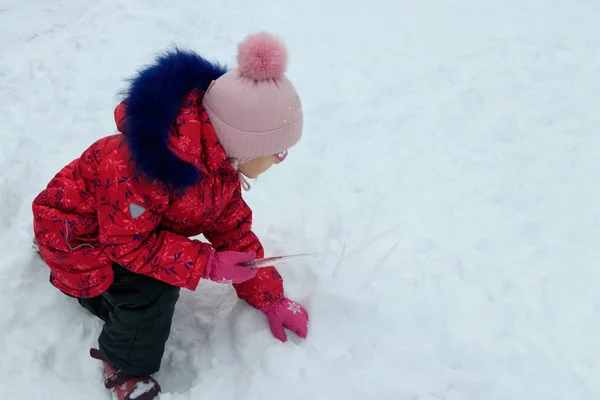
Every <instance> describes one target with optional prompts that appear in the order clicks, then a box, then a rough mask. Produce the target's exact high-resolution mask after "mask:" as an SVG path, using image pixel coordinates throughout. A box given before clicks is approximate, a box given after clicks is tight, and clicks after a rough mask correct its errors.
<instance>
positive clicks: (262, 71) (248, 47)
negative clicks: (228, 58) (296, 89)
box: [237, 33, 287, 81]
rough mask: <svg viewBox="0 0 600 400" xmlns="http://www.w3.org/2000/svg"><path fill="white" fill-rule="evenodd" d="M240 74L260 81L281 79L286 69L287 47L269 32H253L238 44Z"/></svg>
mask: <svg viewBox="0 0 600 400" xmlns="http://www.w3.org/2000/svg"><path fill="white" fill-rule="evenodd" d="M237 62H238V67H239V72H240V75H241V76H243V77H245V78H249V79H253V80H255V81H262V80H267V79H281V78H282V77H283V74H285V71H286V69H287V49H286V48H285V45H284V44H283V42H281V41H280V40H279V39H278V38H277V37H275V36H273V35H271V34H269V33H255V34H253V35H250V36H248V37H246V39H245V40H244V41H243V42H241V43H240V44H239V45H238V55H237Z"/></svg>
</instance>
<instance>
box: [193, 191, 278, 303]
mask: <svg viewBox="0 0 600 400" xmlns="http://www.w3.org/2000/svg"><path fill="white" fill-rule="evenodd" d="M204 236H205V237H206V238H207V239H208V240H209V241H210V242H211V243H212V244H213V246H214V248H215V249H216V250H217V251H224V250H230V251H252V252H255V253H256V256H257V257H258V258H263V257H264V249H263V247H262V244H261V243H260V241H259V240H258V237H257V236H256V235H255V234H254V232H252V210H251V209H250V207H248V205H247V204H246V202H245V201H244V200H243V198H242V196H241V192H240V191H236V193H235V195H234V198H233V200H232V201H231V202H230V203H229V204H228V205H227V207H226V208H225V209H224V210H223V213H222V214H221V215H220V216H219V219H218V220H217V222H216V223H215V224H214V225H213V227H212V228H211V229H210V230H209V231H207V232H204ZM233 287H234V288H235V290H236V293H237V295H238V297H239V298H241V299H242V300H245V301H246V302H247V303H248V304H250V305H251V306H252V307H255V308H258V309H261V308H263V307H266V306H268V305H269V304H271V303H272V302H273V301H274V300H277V299H279V298H282V297H283V293H284V291H283V279H282V277H281V275H279V272H278V271H277V269H275V267H263V268H261V269H260V270H259V271H258V273H257V274H256V276H255V277H254V278H252V279H250V280H248V281H246V282H244V283H241V284H235V285H233Z"/></svg>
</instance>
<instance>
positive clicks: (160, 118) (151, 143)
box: [117, 48, 227, 188]
mask: <svg viewBox="0 0 600 400" xmlns="http://www.w3.org/2000/svg"><path fill="white" fill-rule="evenodd" d="M226 72H227V68H226V67H225V66H224V65H220V64H218V63H216V62H210V61H208V60H206V59H204V58H202V57H201V56H199V55H198V54H196V53H194V52H192V51H186V50H181V49H177V48H176V49H174V50H171V51H168V52H166V53H165V54H163V55H160V56H159V57H157V59H156V60H155V62H154V63H153V64H152V65H150V66H147V67H145V68H143V69H142V70H140V71H139V72H138V73H137V74H136V76H135V77H133V78H132V79H131V80H130V86H129V88H128V89H127V90H126V91H125V92H124V96H125V100H124V103H126V105H127V111H126V114H127V115H126V118H125V119H123V120H121V121H117V124H119V125H121V128H120V129H119V130H120V131H121V132H125V135H124V138H125V141H126V143H127V145H128V146H129V149H130V152H131V155H132V159H133V162H134V163H135V165H136V168H137V169H138V170H140V171H141V172H143V173H144V174H145V175H146V176H147V177H148V178H150V179H158V180H159V181H161V182H163V183H166V184H169V185H172V186H174V187H177V188H185V187H187V186H190V185H193V184H195V183H197V182H198V181H199V180H200V172H199V171H198V169H197V168H196V166H194V165H193V164H191V163H189V162H186V161H184V160H182V159H181V158H180V157H178V156H177V155H176V154H175V153H174V152H173V151H172V150H171V149H170V148H169V145H168V143H169V135H170V132H171V130H172V129H173V125H174V123H175V122H176V119H177V114H178V112H179V111H180V109H181V108H182V106H183V104H184V101H185V98H186V96H187V95H188V94H189V93H190V92H192V91H195V90H197V91H199V92H200V93H201V94H202V95H203V94H204V92H206V90H207V89H208V87H209V85H210V83H211V82H212V81H213V80H216V79H217V78H219V77H220V76H221V75H223V74H224V73H226Z"/></svg>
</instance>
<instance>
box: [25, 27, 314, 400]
mask: <svg viewBox="0 0 600 400" xmlns="http://www.w3.org/2000/svg"><path fill="white" fill-rule="evenodd" d="M238 50H239V53H238V64H239V65H238V68H237V69H233V70H231V71H226V70H225V68H224V67H222V66H220V65H218V64H214V63H211V62H209V61H207V60H205V59H203V58H202V57H200V56H198V55H196V54H195V53H192V52H186V51H181V50H175V51H172V52H169V53H167V54H166V55H164V56H162V57H160V58H158V59H157V61H156V63H155V64H153V65H151V66H149V67H147V68H145V69H144V70H142V71H141V72H140V73H139V74H138V75H137V76H136V77H135V79H134V80H133V81H132V83H131V86H130V88H129V90H128V92H127V97H126V99H125V100H123V102H122V103H121V104H119V106H118V107H117V108H116V110H115V120H116V124H117V127H118V130H119V131H120V132H121V133H120V134H116V135H113V136H108V137H105V138H103V139H100V140H98V141H97V142H96V143H94V144H93V145H91V147H89V148H88V149H87V150H86V151H85V152H84V153H83V155H82V156H81V157H80V158H78V159H76V160H74V161H73V162H71V163H70V164H69V165H67V166H66V167H64V168H63V169H62V170H61V171H60V172H58V174H57V175H56V176H55V177H54V179H52V181H51V182H50V183H49V184H48V186H47V188H46V189H45V190H44V191H42V192H41V193H40V194H39V195H38V196H37V197H36V199H35V200H34V203H33V214H34V231H35V241H36V242H37V245H38V248H39V252H40V254H41V256H42V258H43V259H44V261H45V262H46V263H47V264H48V266H49V267H50V271H51V273H50V275H51V276H50V281H51V282H52V284H53V285H54V286H55V287H56V288H58V289H59V290H61V291H62V292H64V293H66V294H68V295H70V296H73V297H76V298H78V301H79V303H80V304H81V305H82V306H83V307H85V308H86V309H87V310H89V311H90V312H91V313H92V314H94V315H96V316H98V317H99V318H101V319H103V320H104V321H105V324H104V326H103V329H102V332H101V334H100V337H99V339H98V343H99V349H92V350H91V355H92V357H94V358H96V359H99V360H102V362H103V365H104V371H105V376H106V381H105V386H106V387H107V388H108V389H110V390H111V391H112V392H113V394H114V395H115V397H116V398H117V399H119V400H124V399H129V398H136V399H138V400H148V399H153V398H155V397H156V396H157V395H158V393H159V392H160V386H159V384H158V383H157V382H156V381H155V380H154V379H153V378H152V377H151V376H150V374H152V373H155V372H157V371H158V370H159V368H160V364H161V358H162V356H163V352H164V348H165V342H166V341H167V338H168V337H169V333H170V330H171V321H172V317H173V312H174V308H175V303H176V302H177V300H178V297H179V291H180V288H187V289H190V290H195V289H196V287H197V286H198V282H199V280H200V279H210V280H212V281H215V282H218V283H222V284H233V286H234V288H235V290H236V292H237V294H238V296H239V297H240V298H241V299H243V300H245V301H246V302H248V303H249V304H250V305H251V306H253V307H255V308H256V309H258V310H260V311H261V312H263V313H264V314H265V315H266V317H267V319H268V322H269V324H270V328H271V331H272V333H273V335H274V336H275V337H276V338H278V339H280V340H282V341H285V340H286V334H285V332H284V328H287V329H290V330H291V331H293V332H295V333H297V334H298V335H299V336H301V337H306V334H307V329H308V327H307V323H308V316H307V314H306V310H305V309H304V308H303V307H301V306H299V305H297V304H296V303H294V302H293V301H291V300H289V299H287V298H286V297H285V295H284V290H283V281H282V278H281V276H280V275H279V273H278V272H277V270H276V269H275V268H274V267H267V268H260V269H249V268H247V267H245V266H241V265H239V264H243V263H245V262H249V261H252V260H253V259H255V258H262V257H263V256H264V253H263V248H262V246H261V243H260V241H259V240H258V238H257V237H256V236H255V234H254V233H253V232H252V230H251V224H252V212H251V210H250V209H249V207H248V205H247V204H246V203H245V202H244V200H243V199H242V193H241V187H242V186H243V187H244V189H246V190H247V189H249V185H248V183H247V181H246V179H245V177H244V176H246V177H249V178H255V177H257V176H258V175H260V174H262V173H263V172H265V171H266V170H268V169H269V168H270V167H271V166H272V165H273V164H278V163H280V162H281V161H283V160H284V159H285V157H286V155H287V151H288V149H289V148H290V147H292V146H294V145H295V144H296V143H297V142H298V141H299V140H300V137H301V135H302V124H303V116H302V107H301V103H300V98H299V97H298V95H297V93H296V90H295V89H294V86H293V85H292V83H291V82H290V81H289V80H288V79H287V78H286V77H285V75H284V72H285V68H286V62H287V55H286V50H285V47H284V46H283V44H282V43H281V42H279V41H278V39H276V38H275V37H273V36H271V35H268V34H256V35H251V36H249V37H248V38H247V39H246V40H245V41H244V42H243V43H241V44H240V46H239V49H238ZM200 234H203V235H204V236H205V237H206V239H207V240H208V241H209V242H210V244H209V243H204V242H201V241H199V240H195V239H189V237H192V236H197V235H200ZM134 392H135V393H134Z"/></svg>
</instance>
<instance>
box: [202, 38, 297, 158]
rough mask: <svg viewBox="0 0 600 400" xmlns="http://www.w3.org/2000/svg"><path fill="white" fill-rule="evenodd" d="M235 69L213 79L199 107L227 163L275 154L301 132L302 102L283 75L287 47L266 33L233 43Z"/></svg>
mask: <svg viewBox="0 0 600 400" xmlns="http://www.w3.org/2000/svg"><path fill="white" fill-rule="evenodd" d="M237 61H238V68H236V69H233V70H231V71H229V72H227V73H226V74H224V75H222V76H221V77H220V78H219V79H217V80H216V81H215V82H214V84H213V85H212V86H211V87H210V89H209V90H208V91H207V92H206V94H205V95H204V100H203V102H204V107H205V108H206V111H207V113H208V116H209V118H210V121H211V123H212V125H213V127H214V129H215V133H216V134H217V137H218V138H219V141H220V142H221V145H222V146H223V148H224V149H225V153H226V154H227V157H229V158H230V159H231V161H232V165H234V166H235V167H236V168H237V165H238V164H243V163H245V162H247V161H250V160H253V159H255V158H258V157H262V156H267V155H271V154H277V153H280V152H282V151H284V150H287V149H289V148H290V147H292V146H294V145H295V144H296V143H298V141H299V140H300V137H301V136H302V124H303V117H302V104H301V102H300V97H299V96H298V93H297V92H296V89H295V88H294V86H293V85H292V83H291V82H290V81H289V80H288V79H287V78H286V76H285V75H284V73H285V71H286V67H287V50H286V48H285V45H284V44H283V43H282V42H281V41H280V40H279V39H277V38H276V37H274V36H272V35H270V34H267V33H258V34H254V35H250V36H248V37H247V38H246V39H245V40H244V41H243V42H242V43H240V44H239V46H238V55H237Z"/></svg>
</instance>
